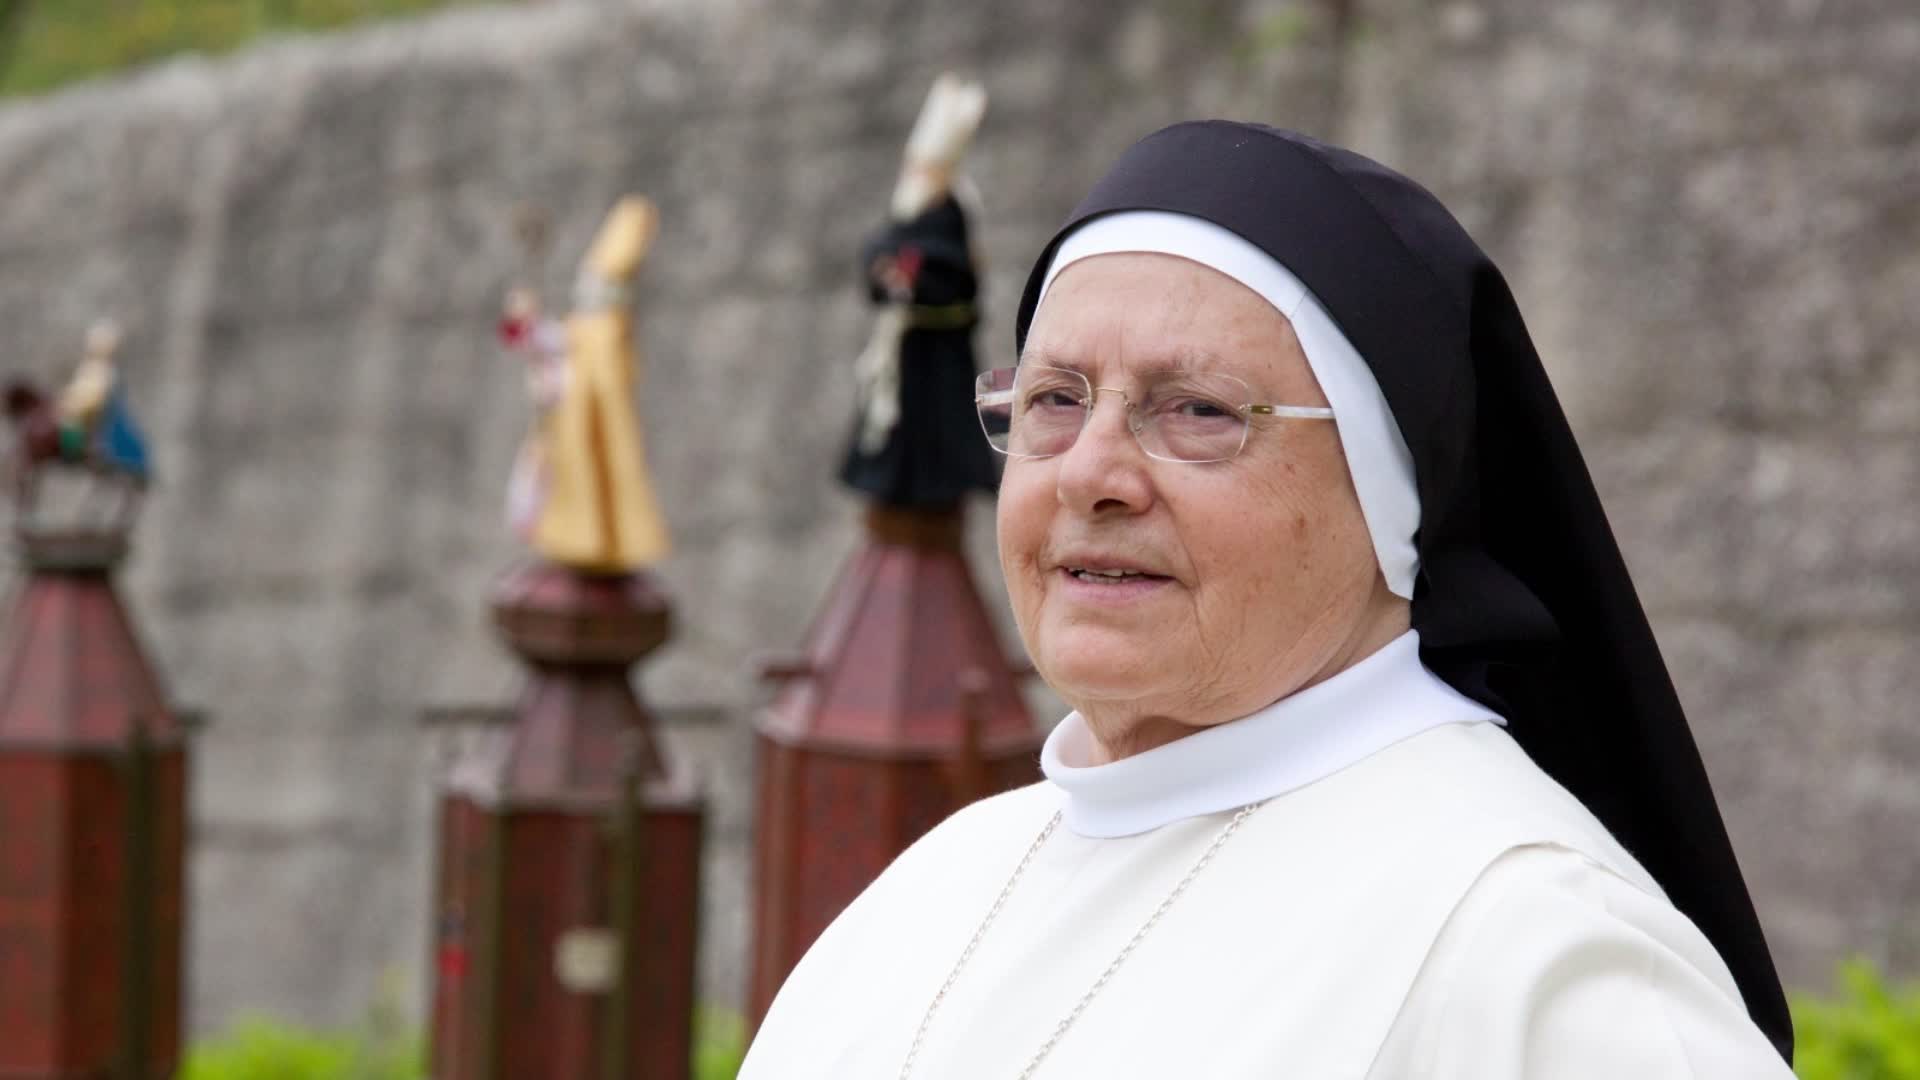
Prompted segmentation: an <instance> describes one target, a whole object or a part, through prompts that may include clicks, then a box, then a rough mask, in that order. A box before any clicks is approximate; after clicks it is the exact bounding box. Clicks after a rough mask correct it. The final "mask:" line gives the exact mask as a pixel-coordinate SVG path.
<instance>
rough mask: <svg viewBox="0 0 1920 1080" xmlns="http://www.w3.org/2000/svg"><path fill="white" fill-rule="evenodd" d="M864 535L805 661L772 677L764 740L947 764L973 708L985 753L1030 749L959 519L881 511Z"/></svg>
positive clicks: (1012, 677)
mask: <svg viewBox="0 0 1920 1080" xmlns="http://www.w3.org/2000/svg"><path fill="white" fill-rule="evenodd" d="M868 532H869V536H868V539H867V543H866V546H865V547H863V548H862V549H860V550H859V551H858V552H856V553H855V555H854V556H853V559H852V560H851V561H850V562H849V563H848V565H847V567H846V569H845V570H844V571H842V573H841V575H840V578H839V580H838V581H836V582H835V583H834V585H833V588H832V590H831V591H830V592H829V593H828V596H827V599H826V601H825V603H824V604H823V605H822V608H821V611H820V615H819V617H818V618H817V619H816V620H815V622H814V624H813V627H812V629H811V630H810V631H809V632H808V635H807V643H806V645H805V648H804V652H805V658H804V660H803V661H802V662H801V663H800V664H799V665H798V667H797V669H795V670H790V671H782V672H779V673H778V674H779V675H781V676H782V677H783V681H784V685H783V686H782V688H781V689H780V691H779V693H778V694H777V695H776V696H775V697H774V700H773V701H772V702H771V703H770V704H769V705H768V707H767V709H766V711H765V712H764V713H763V714H762V717H761V725H760V726H761V730H762V731H764V732H765V733H766V734H767V735H768V736H769V737H771V738H773V739H776V740H779V741H780V742H783V743H793V744H804V745H808V746H818V747H830V748H832V749H836V750H842V751H847V752H852V753H856V754H861V753H865V754H873V755H877V756H885V757H895V756H908V757H922V756H934V757H943V756H949V755H951V754H953V753H955V752H957V751H959V750H960V749H961V745H962V743H963V741H964V740H965V738H966V728H967V710H968V709H969V708H978V709H979V724H980V730H979V738H980V749H981V750H982V751H983V752H985V753H987V754H988V755H990V756H991V755H992V754H993V753H994V752H995V751H996V750H1005V749H1009V748H1012V747H1018V746H1026V745H1030V744H1031V743H1032V742H1033V741H1034V738H1035V736H1034V730H1033V721H1032V719H1031V718H1030V716H1029V714H1028V712H1027V708H1026V703H1025V701H1024V700H1022V698H1021V696H1020V688H1019V683H1018V677H1017V676H1016V674H1015V672H1014V670H1013V668H1012V667H1011V665H1009V664H1008V663H1007V659H1006V656H1005V654H1004V653H1003V652H1002V651H1001V647H1000V641H999V637H998V635H997V634H996V633H995V631H994V627H993V621H992V619H991V618H989V616H988V614H987V609H986V606H985V605H984V604H983V603H982V602H981V600H980V594H979V591H978V590H977V589H976V588H975V587H974V583H973V576H972V574H970V573H969V572H968V570H967V562H966V557H965V555H964V554H963V553H962V551H961V546H960V518H959V515H958V514H957V513H952V514H950V515H940V516H936V515H931V514H927V513H925V512H912V511H901V510H891V509H885V508H876V509H875V510H874V511H872V512H871V513H870V516H869V519H868ZM970 695H977V697H975V698H974V701H973V702H972V703H970V702H969V700H968V698H969V696H970Z"/></svg>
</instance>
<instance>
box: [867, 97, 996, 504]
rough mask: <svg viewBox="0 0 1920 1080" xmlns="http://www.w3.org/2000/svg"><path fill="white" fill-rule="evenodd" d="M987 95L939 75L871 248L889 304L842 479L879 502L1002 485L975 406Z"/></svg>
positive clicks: (872, 271)
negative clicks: (978, 166)
mask: <svg viewBox="0 0 1920 1080" xmlns="http://www.w3.org/2000/svg"><path fill="white" fill-rule="evenodd" d="M986 107H987V95H986V90H985V89H984V88H983V87H981V86H980V85H979V84H978V83H973V82H967V81H964V80H962V79H960V78H958V77H956V76H954V75H951V74H946V75H942V76H940V78H939V79H937V80H936V81H935V82H934V84H933V89H932V90H931V91H930V92H929V93H928V94H927V100H926V104H925V105H924V106H923V107H922V108H921V110H920V116H919V119H918V121H917V122H916V123H915V124H914V127H913V132H912V134H911V136H910V137H909V138H908V140H907V147H906V153H905V155H904V160H903V161H902V163H901V171H900V176H899V180H898V181H897V183H896V185H895V187H894V192H893V202H892V206H891V208H890V214H889V221H888V223H887V225H886V227H885V228H883V229H881V230H880V231H879V232H878V233H876V234H875V235H874V236H873V237H872V238H871V239H869V240H868V242H867V244H866V246H865V249H864V251H863V253H862V256H863V257H862V264H863V266H864V268H865V274H866V284H867V292H868V296H869V298H870V299H871V300H872V301H873V302H874V303H875V304H878V305H879V306H880V311H879V314H878V315H877V316H876V318H875V320H874V326H873V333H872V336H871V337H870V338H869V339H868V342H867V346H866V348H865V349H864V350H863V351H862V352H861V353H860V356H859V358H858V360H857V361H856V363H855V381H856V385H857V387H858V402H859V408H858V414H857V418H856V420H855V423H854V431H853V437H852V445H851V446H850V447H849V449H848V451H847V456H846V461H845V463H844V464H843V466H842V467H841V471H840V478H841V479H842V480H843V481H845V482H846V484H847V485H848V486H850V487H852V488H854V489H856V490H858V491H862V492H864V493H866V494H868V495H870V496H872V497H873V498H874V499H875V500H877V501H878V502H880V503H883V504H886V505H890V506H898V507H916V508H943V507H949V506H954V505H957V504H958V503H959V502H960V499H961V496H963V495H964V494H965V493H966V492H968V491H970V490H976V489H979V490H992V489H993V487H994V486H995V484H996V483H997V472H996V467H995V464H994V461H993V456H992V454H991V453H990V452H988V451H987V450H986V449H985V448H984V447H982V446H981V444H980V437H979V422H978V420H976V419H975V416H974V410H973V404H972V401H973V379H974V375H975V374H976V372H975V368H974V356H973V331H974V328H975V326H976V325H978V323H979V321H980V310H979V292H980V279H979V260H978V258H977V257H976V255H975V251H974V246H973V240H972V236H971V234H970V231H969V222H968V217H969V213H970V210H971V207H968V206H967V205H966V204H967V203H973V202H975V200H974V199H973V198H972V197H971V195H970V192H969V188H968V185H967V184H966V182H965V180H964V178H962V177H960V176H959V175H958V169H959V164H960V159H961V157H962V156H963V155H964V154H965V152H966V148H967V145H968V144H969V143H970V142H971V141H972V139H973V136H974V133H975V132H976V131H978V130H979V127H980V120H981V117H982V116H983V115H984V114H985V112H986Z"/></svg>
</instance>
